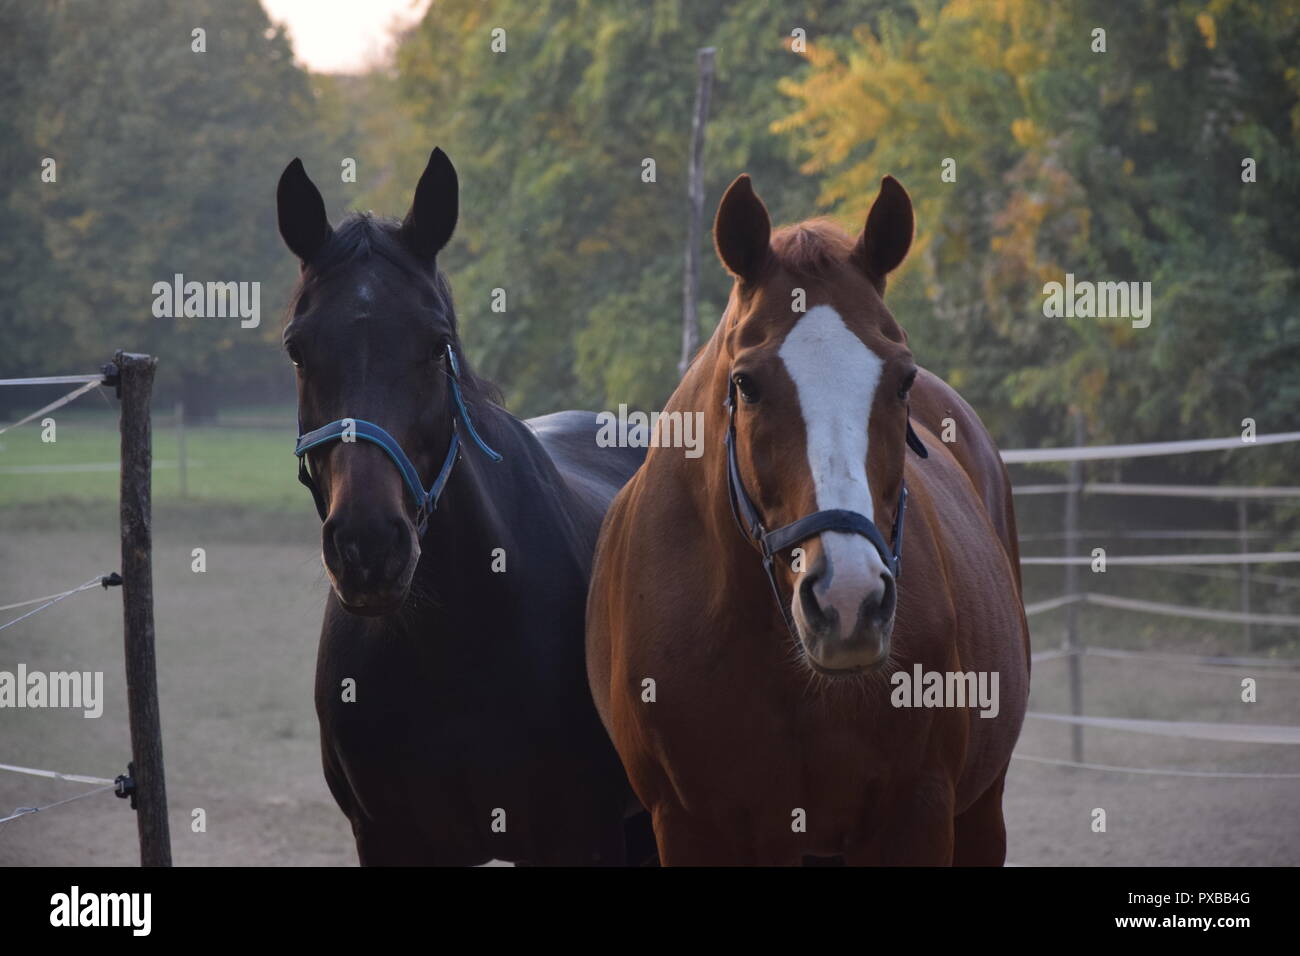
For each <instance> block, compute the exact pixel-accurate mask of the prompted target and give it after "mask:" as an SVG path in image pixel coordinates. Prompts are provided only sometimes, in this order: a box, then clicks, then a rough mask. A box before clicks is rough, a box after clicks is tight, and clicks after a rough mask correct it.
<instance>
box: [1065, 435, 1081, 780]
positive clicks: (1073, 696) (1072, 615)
mask: <svg viewBox="0 0 1300 956" xmlns="http://www.w3.org/2000/svg"><path fill="white" fill-rule="evenodd" d="M1083 441H1084V431H1083V413H1082V412H1079V411H1076V412H1075V413H1074V445H1075V447H1076V448H1081V447H1083ZM1069 484H1070V490H1069V491H1068V492H1066V495H1065V556H1066V557H1067V558H1075V557H1077V556H1078V554H1077V552H1078V550H1079V503H1080V499H1081V498H1082V497H1083V462H1081V461H1079V460H1078V459H1075V460H1074V461H1071V462H1070V482H1069ZM1065 593H1066V596H1067V597H1077V596H1078V595H1079V593H1080V592H1079V568H1078V566H1077V565H1075V564H1071V563H1068V562H1067V563H1066V565H1065ZM1065 647H1066V650H1067V651H1068V653H1069V664H1068V667H1069V674H1070V713H1072V714H1074V716H1076V717H1081V716H1083V641H1082V639H1081V638H1080V636H1079V602H1078V601H1071V602H1070V603H1069V604H1067V605H1066V606H1065ZM1070 759H1071V760H1073V761H1074V762H1075V763H1083V727H1082V726H1081V725H1079V724H1073V725H1071V727H1070Z"/></svg>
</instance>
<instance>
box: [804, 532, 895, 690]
mask: <svg viewBox="0 0 1300 956" xmlns="http://www.w3.org/2000/svg"><path fill="white" fill-rule="evenodd" d="M832 573H833V572H832V569H831V568H830V567H829V565H828V562H827V560H826V558H825V556H824V555H823V556H822V557H821V558H819V559H818V561H817V563H816V564H815V565H814V566H813V567H812V568H810V569H809V570H808V572H807V573H806V574H804V575H803V577H802V579H801V580H800V582H799V586H798V589H797V590H796V592H795V593H796V607H795V614H794V619H795V625H796V628H797V631H798V635H799V640H800V643H802V644H803V648H804V651H805V653H806V654H807V656H808V662H809V663H810V664H811V665H812V667H813V669H814V670H817V671H818V672H820V673H823V674H828V675H845V674H856V673H863V672H865V671H870V670H873V669H875V668H877V667H879V666H881V665H882V664H883V663H884V662H885V661H886V660H887V659H888V658H889V642H890V637H891V635H892V633H893V627H894V608H895V604H896V599H897V587H896V585H895V583H894V576H893V575H892V574H890V573H889V572H888V571H885V572H883V573H881V574H880V575H879V578H878V580H876V581H875V582H872V583H873V584H874V585H875V586H874V587H867V588H865V589H864V591H863V594H862V597H861V600H860V602H859V603H858V605H857V607H856V613H853V612H852V611H850V612H848V613H845V608H844V605H843V602H840V605H839V607H837V606H836V605H835V604H834V603H832V602H831V601H829V600H828V599H827V597H828V595H827V583H828V581H829V579H830V576H831V574H832Z"/></svg>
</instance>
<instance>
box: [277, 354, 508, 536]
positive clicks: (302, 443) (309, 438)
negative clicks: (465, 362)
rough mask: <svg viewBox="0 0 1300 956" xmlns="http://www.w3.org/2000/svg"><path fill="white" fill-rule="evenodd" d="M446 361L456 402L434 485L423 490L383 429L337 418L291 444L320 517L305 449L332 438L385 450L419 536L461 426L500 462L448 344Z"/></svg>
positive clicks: (456, 451) (453, 456) (447, 472)
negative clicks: (472, 410)
mask: <svg viewBox="0 0 1300 956" xmlns="http://www.w3.org/2000/svg"><path fill="white" fill-rule="evenodd" d="M447 364H448V366H449V367H450V368H451V394H452V398H453V400H454V402H455V407H454V408H453V409H452V412H451V442H450V443H449V444H448V445H447V457H446V458H444V459H443V462H442V468H441V469H439V471H438V477H437V478H435V479H434V480H433V485H432V486H430V488H429V490H428V491H426V490H425V489H424V485H423V484H422V483H421V482H420V473H419V471H417V470H416V467H415V465H414V463H412V461H411V459H410V458H409V457H408V456H407V454H406V452H404V451H403V450H402V446H401V445H400V444H399V443H398V441H397V439H396V438H394V437H393V436H392V435H390V434H388V432H386V431H385V430H384V429H383V428H381V427H380V426H378V425H376V424H375V423H374V422H367V421H362V420H361V419H359V418H340V419H339V420H338V421H334V422H330V423H329V424H328V425H323V426H321V427H320V428H317V429H316V430H315V431H310V432H307V433H306V434H305V435H299V436H298V444H297V445H296V446H295V447H294V450H293V453H294V454H295V455H297V456H298V480H299V481H300V482H302V483H303V484H304V485H306V486H307V487H308V488H309V489H310V490H311V493H312V497H313V498H315V499H316V511H317V512H319V513H320V517H321V520H322V521H324V520H325V515H326V514H327V513H328V511H329V508H328V506H327V504H326V501H325V496H324V495H323V494H321V490H320V488H319V487H318V486H317V485H316V481H315V479H314V478H312V475H311V472H310V471H309V470H308V468H307V457H306V456H307V452H309V451H311V450H312V449H313V448H315V447H317V446H318V445H326V444H328V443H330V442H332V441H347V442H352V441H356V440H357V439H358V438H361V439H364V440H366V441H368V442H373V443H374V444H376V445H378V446H379V447H380V448H382V449H383V450H384V452H385V453H386V454H387V455H388V457H389V458H391V459H392V460H393V464H394V465H396V466H397V470H398V471H399V472H401V475H402V481H404V482H405V483H406V487H407V488H409V489H410V491H411V494H412V495H413V496H414V498H415V508H416V510H415V520H416V528H417V530H418V531H419V533H420V535H421V536H423V535H424V530H425V528H426V527H428V524H429V515H431V514H432V513H433V511H434V509H436V508H437V507H438V499H439V498H440V497H441V496H442V490H443V489H444V488H445V487H447V481H448V479H450V478H451V470H452V468H454V467H455V466H456V462H457V460H458V459H459V458H460V446H461V440H460V429H461V428H464V429H465V432H466V433H467V434H468V435H469V437H470V440H472V441H473V442H474V444H475V445H477V446H478V447H479V449H480V450H481V451H482V452H483V454H485V455H487V456H488V458H490V459H491V460H492V461H501V456H500V455H499V454H497V452H495V451H493V450H492V449H491V448H489V447H488V444H487V443H486V442H485V441H483V439H482V437H481V436H480V435H479V433H478V430H477V429H476V428H475V427H474V422H473V420H471V419H470V417H469V409H468V408H466V407H465V398H464V396H463V395H461V392H460V363H459V362H458V361H457V360H456V351H455V350H454V349H453V348H452V347H451V346H450V345H448V346H447ZM298 428H299V430H301V429H302V422H301V420H299V423H298Z"/></svg>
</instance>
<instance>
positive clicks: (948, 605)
mask: <svg viewBox="0 0 1300 956" xmlns="http://www.w3.org/2000/svg"><path fill="white" fill-rule="evenodd" d="M912 234H913V213H912V206H911V200H910V199H909V198H908V196H907V193H906V192H905V191H904V190H903V188H902V186H900V185H899V184H898V183H897V182H896V181H895V180H893V179H892V178H888V177H887V178H886V179H885V180H884V181H883V183H882V185H881V190H880V194H879V196H878V197H877V199H876V201H875V203H874V204H873V206H872V208H871V211H870V213H869V215H868V217H867V222H866V225H865V227H864V229H863V231H862V233H861V234H860V235H859V236H858V237H857V238H856V239H853V238H851V237H850V236H848V235H847V234H845V233H843V232H842V231H841V230H839V229H838V228H837V227H835V226H833V225H830V224H829V223H825V222H818V221H811V222H807V223H803V224H800V225H797V226H793V227H788V228H786V229H783V230H780V231H778V232H776V233H775V234H773V233H772V229H771V223H770V220H769V217H768V213H767V210H766V208H765V207H764V205H763V203H762V202H761V200H759V198H758V197H757V195H755V193H754V191H753V188H752V186H751V184H750V181H749V178H748V177H747V176H742V177H740V178H739V179H737V180H736V182H735V183H733V184H732V186H731V188H730V189H729V190H728V191H727V193H726V195H725V197H724V198H723V200H722V203H721V205H720V207H719V209H718V215H717V219H716V222H715V224H714V241H715V244H716V247H717V251H718V254H719V257H720V258H721V260H722V262H723V264H724V265H725V266H726V267H727V269H728V270H729V271H730V273H731V274H732V276H733V277H734V278H735V285H734V288H733V291H732V294H731V298H730V300H729V303H728V306H727V310H726V312H725V314H724V315H723V317H722V320H721V322H720V323H719V325H718V327H717V329H716V330H715V332H714V334H713V337H712V338H711V340H710V341H709V342H708V344H707V345H706V346H705V347H704V348H703V349H702V350H701V352H700V353H699V354H698V355H697V356H696V358H695V360H694V362H693V363H692V365H691V367H690V369H689V370H688V371H687V373H686V375H685V377H684V378H683V380H682V382H681V384H680V385H679V386H678V388H677V390H676V392H675V393H674V394H673V396H672V398H671V399H670V400H669V401H668V403H667V407H666V409H665V410H666V412H668V413H672V412H682V413H690V412H700V413H702V414H703V415H704V448H705V451H704V454H703V455H702V456H701V457H698V458H687V457H685V456H684V455H683V454H682V453H681V450H680V449H673V448H666V447H658V448H652V449H651V451H650V453H649V456H648V457H647V459H646V462H645V464H644V465H643V466H642V467H641V469H640V470H639V471H638V472H637V474H636V475H635V476H633V478H632V479H631V481H630V482H629V483H628V484H627V485H626V487H624V489H623V490H622V491H621V492H619V494H618V495H617V497H616V498H615V500H614V503H613V505H611V507H610V510H609V513H608V514H607V516H606V518H605V523H604V527H603V529H602V532H601V538H600V542H599V544H598V545H597V552H596V562H595V567H594V570H593V573H592V583H591V591H590V595H589V598H588V608H587V667H588V675H589V678H590V680H591V686H592V692H593V696H594V697H595V700H596V706H597V709H598V710H599V711H600V715H601V718H602V720H603V721H604V723H605V726H606V727H607V728H608V729H609V732H610V735H611V737H612V739H613V740H614V744H615V746H616V747H617V748H618V751H619V754H620V756H621V757H622V758H623V762H624V765H625V766H626V768H627V771H628V775H629V778H630V780H631V782H632V785H633V788H634V789H635V790H636V793H637V795H638V797H639V798H640V800H641V802H642V803H643V804H644V805H645V806H646V808H647V809H649V810H650V811H651V813H652V815H653V821H654V829H655V835H656V837H657V839H658V844H659V852H660V859H661V861H662V862H663V863H665V864H714V863H743V864H798V863H800V862H801V861H808V860H809V859H810V858H827V857H832V858H838V859H841V860H842V861H843V862H846V863H849V864H952V863H956V864H985V865H1000V864H1001V863H1003V862H1004V859H1005V852H1006V830H1005V825H1004V821H1003V816H1002V789H1003V782H1004V779H1005V776H1006V771H1007V766H1008V763H1009V761H1010V758H1011V752H1012V749H1013V747H1014V745H1015V742H1016V739H1017V737H1018V736H1019V732H1020V725H1021V722H1022V719H1023V716H1024V711H1025V706H1026V701H1027V697H1028V689H1029V661H1028V629H1027V627H1026V624H1025V617H1024V609H1023V606H1022V603H1021V597H1020V583H1019V581H1020V579H1019V569H1018V567H1017V564H1016V562H1017V560H1018V552H1017V544H1016V539H1015V517H1014V514H1013V512H1012V509H1011V499H1010V483H1009V481H1008V480H1007V476H1006V471H1005V469H1004V467H1003V465H1002V462H1001V460H1000V458H999V456H998V453H997V448H996V447H995V446H994V444H993V442H992V440H991V439H990V438H989V437H988V434H987V432H986V431H985V430H984V428H983V425H982V424H981V423H980V422H979V419H978V417H977V416H976V415H975V413H974V412H973V411H972V410H971V409H970V407H969V406H968V405H966V403H965V402H963V401H962V400H961V398H960V397H959V396H958V395H956V393H955V392H953V391H952V389H950V388H949V387H948V386H947V385H945V384H944V383H943V382H942V381H941V380H939V379H938V378H937V377H935V376H933V375H930V374H929V373H927V372H924V371H923V370H921V369H919V368H918V366H917V365H916V363H915V361H914V359H913V357H912V353H911V351H910V350H909V348H908V346H907V337H906V335H905V333H904V332H903V330H902V328H901V327H900V326H899V325H898V323H897V322H896V321H895V319H894V317H893V316H892V315H891V314H890V312H889V310H888V309H887V308H886V307H885V304H884V299H883V295H884V290H885V282H886V277H887V276H888V275H889V273H890V272H892V271H893V270H894V269H895V268H897V266H898V265H899V264H900V263H901V262H902V261H903V259H904V257H905V256H906V254H907V251H908V249H909V247H910V245H911V241H912ZM909 406H911V407H912V408H914V409H915V410H916V412H917V415H916V418H915V420H912V419H911V418H909ZM946 418H951V419H953V422H952V425H953V426H954V429H955V435H954V436H953V437H954V441H953V442H952V443H951V444H948V443H945V442H944V441H941V440H939V437H938V435H939V433H940V430H941V427H942V426H943V425H944V424H945V423H944V419H946ZM904 515H906V520H904Z"/></svg>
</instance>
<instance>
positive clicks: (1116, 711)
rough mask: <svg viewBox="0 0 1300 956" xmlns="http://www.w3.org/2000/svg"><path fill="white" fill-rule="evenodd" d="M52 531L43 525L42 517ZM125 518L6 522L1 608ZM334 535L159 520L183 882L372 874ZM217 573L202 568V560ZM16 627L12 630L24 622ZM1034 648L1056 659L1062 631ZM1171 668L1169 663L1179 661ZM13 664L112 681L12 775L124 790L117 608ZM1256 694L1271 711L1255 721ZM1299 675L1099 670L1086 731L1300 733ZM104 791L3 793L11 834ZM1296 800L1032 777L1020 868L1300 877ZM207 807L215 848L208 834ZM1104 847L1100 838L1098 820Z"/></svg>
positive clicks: (43, 786) (1030, 750)
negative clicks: (1095, 721)
mask: <svg viewBox="0 0 1300 956" xmlns="http://www.w3.org/2000/svg"><path fill="white" fill-rule="evenodd" d="M34 515H39V517H34ZM114 519H115V515H114V513H113V510H112V509H96V510H95V511H93V512H92V511H90V510H88V509H73V510H72V511H70V512H67V513H61V512H60V511H59V509H49V508H42V509H39V511H35V510H33V509H26V510H24V509H12V510H7V511H5V512H0V566H3V567H4V569H5V571H4V574H3V582H4V583H3V593H0V600H2V601H5V602H7V601H11V600H19V599H22V598H25V597H29V596H32V595H38V594H43V593H48V592H51V591H54V590H58V589H60V588H61V587H67V586H71V585H72V584H75V583H80V582H81V581H84V580H86V579H88V578H90V577H91V576H92V575H94V574H96V573H101V572H107V571H110V570H114V569H116V568H117V566H118V553H117V548H118V544H117V537H116V524H115V520H114ZM318 533H319V531H318V526H317V523H316V519H315V516H314V515H313V514H312V513H311V511H310V509H309V508H307V507H306V506H305V505H304V507H303V508H302V509H300V513H297V514H294V515H293V516H292V517H284V516H278V517H277V516H268V515H266V514H265V513H262V512H255V511H250V512H247V513H245V512H239V511H219V512H218V511H210V510H200V509H195V508H190V509H184V508H179V507H177V506H169V507H167V508H164V509H160V510H159V512H158V514H157V516H156V520H155V559H154V585H155V596H156V607H157V610H156V613H157V633H158V668H159V687H160V692H161V708H162V726H163V732H164V737H165V740H164V753H165V759H166V767H167V775H168V781H167V785H168V796H169V799H170V811H171V814H170V815H171V831H172V845H173V855H174V859H175V862H176V863H177V864H178V865H182V866H211V865H220V866H246V865H253V866H276V865H312V866H315V865H331V866H333V865H338V866H349V865H355V863H356V857H355V854H354V851H353V846H352V839H351V833H350V831H349V828H348V827H347V825H346V823H345V821H344V818H343V816H342V814H340V813H339V811H338V810H337V808H336V807H335V805H334V802H333V800H332V798H331V797H330V795H329V793H328V791H327V790H326V788H325V783H324V780H323V778H322V777H321V771H320V763H319V752H318V741H317V729H316V717H315V712H314V708H313V703H312V686H313V670H314V667H315V654H316V636H317V629H318V625H319V621H320V613H321V605H322V598H323V596H324V594H325V590H326V586H327V585H326V583H325V580H324V577H323V574H322V572H321V569H320V563H319V559H318V552H317V545H316V542H317V536H318ZM195 547H203V548H205V549H206V552H207V571H206V573H203V574H196V573H194V572H193V571H192V570H191V560H192V558H191V551H192V549H193V548H195ZM8 616H9V615H7V616H6V619H8ZM1036 640H1037V641H1038V645H1037V646H1038V648H1039V649H1044V648H1047V647H1050V646H1054V645H1055V643H1056V642H1057V641H1058V640H1059V634H1058V632H1057V631H1056V630H1052V631H1049V632H1047V633H1045V634H1044V635H1043V637H1042V638H1041V639H1039V638H1036ZM1170 649H1173V648H1170ZM0 661H3V662H4V663H3V664H0V666H3V667H5V668H12V667H13V666H14V665H15V664H16V663H17V662H18V661H22V662H24V663H26V664H27V666H28V668H29V669H35V670H70V669H77V670H102V671H103V672H104V675H105V677H104V680H105V698H106V705H105V709H104V715H103V716H102V717H101V718H99V719H94V720H91V719H86V718H84V717H83V716H82V715H81V712H79V711H76V712H73V711H53V710H43V711H31V710H12V711H6V712H5V713H4V715H3V718H0V762H3V763H10V764H17V765H21V766H29V767H41V768H49V769H54V770H59V771H63V772H70V773H81V774H87V775H93V776H101V777H114V776H116V775H117V774H118V773H121V772H123V771H124V770H125V765H126V761H127V759H128V756H129V744H128V736H127V722H126V704H125V701H126V689H125V681H124V678H123V674H122V648H121V600H120V596H119V594H118V592H116V591H114V592H110V593H108V594H105V593H102V592H98V591H92V592H87V593H86V594H81V595H77V596H75V597H73V598H71V599H69V600H67V601H64V602H62V603H61V604H60V605H58V606H56V607H54V608H51V609H50V610H49V611H47V612H44V613H42V614H40V615H38V616H36V617H34V618H33V619H31V620H30V621H26V622H24V623H23V624H21V625H19V626H17V627H13V628H10V629H9V630H6V631H4V632H0ZM1243 676H1256V677H1258V679H1259V702H1258V703H1257V704H1253V705H1242V704H1240V703H1239V696H1240V690H1239V688H1240V680H1241V678H1242V677H1243ZM1297 691H1300V674H1297V673H1296V672H1289V673H1274V672H1266V673H1260V674H1249V675H1248V674H1247V672H1243V671H1238V670H1231V671H1228V670H1217V669H1213V668H1206V667H1190V666H1186V665H1162V664H1153V663H1147V662H1131V661H1117V660H1109V659H1090V660H1088V661H1086V670H1085V692H1086V695H1087V696H1086V700H1087V712H1088V713H1092V714H1103V715H1107V716H1125V717H1150V718H1155V719H1172V720H1223V721H1229V722H1238V723H1247V722H1249V723H1261V724H1287V725H1293V726H1294V725H1297V724H1300V693H1297ZM1066 694H1067V689H1066V664H1065V662H1064V661H1059V660H1058V661H1046V662H1042V663H1040V664H1039V665H1037V666H1036V667H1035V669H1034V675H1033V695H1032V698H1031V702H1030V706H1031V709H1032V710H1038V711H1057V712H1059V711H1063V710H1067V709H1068V706H1067V696H1066ZM1296 749H1297V748H1294V747H1287V746H1263V745H1254V744H1250V745H1247V744H1228V743H1205V742H1198V741H1191V740H1183V739H1171V738H1159V737H1147V736H1144V735H1137V734H1131V733H1122V732H1117V731H1092V730H1089V731H1088V733H1087V737H1086V750H1085V759H1086V760H1087V761H1089V762H1094V763H1100V764H1112V765H1123V766H1133V767H1152V768H1177V769H1184V770H1214V771H1229V772H1270V773H1280V772H1290V773H1300V754H1297V753H1296V752H1295V751H1296ZM1019 752H1020V753H1022V754H1027V755H1031V756H1040V757H1048V758H1053V759H1063V758H1068V756H1069V728H1068V727H1065V726H1062V725H1056V724H1050V723H1045V722H1042V721H1032V720H1031V721H1028V722H1027V724H1026V727H1025V731H1024V734H1023V736H1022V738H1021V742H1020V746H1019ZM89 789H91V788H90V787H89V786H87V785H85V784H77V783H67V782H62V781H51V780H43V779H38V778H33V777H28V776H20V775H17V774H12V773H0V816H2V815H7V814H8V813H10V812H12V810H13V809H14V808H17V807H20V806H34V805H42V804H46V803H50V802H53V801H56V800H60V799H63V798H65V797H69V796H73V795H75V794H77V793H81V792H84V791H85V790H89ZM1298 798H1300V780H1244V779H1234V778H1224V779H1204V778H1195V777H1161V776H1140V775H1133V774H1120V773H1105V772H1097V771H1084V770H1072V769H1067V768H1062V767H1056V766H1047V765H1041V764H1035V763H1029V762H1024V761H1016V762H1014V763H1013V765H1012V771H1011V774H1010V777H1009V780H1008V785H1007V792H1006V801H1005V807H1006V818H1007V829H1008V834H1009V849H1008V861H1009V862H1011V863H1014V864H1018V865H1022V866H1062V865H1089V866H1110V865H1135V866H1144V865H1170V866H1184V865H1210V866H1250V865H1295V864H1297V863H1300V811H1297V809H1296V807H1297V803H1298V802H1300V800H1298ZM195 808H202V809H203V810H204V811H205V812H206V818H207V830H206V832H204V833H194V832H192V830H191V826H190V821H191V814H192V812H193V810H194V809H195ZM1095 808H1102V809H1104V810H1105V811H1106V817H1107V830H1106V832H1105V833H1094V832H1092V829H1091V823H1092V819H1093V810H1094V809H1095ZM137 861H138V857H137V844H136V830H135V821H134V818H133V816H132V814H131V812H130V810H129V809H128V808H127V806H126V804H125V802H124V801H120V800H117V799H116V798H114V797H113V796H112V795H111V794H101V795H98V796H95V797H91V798H88V799H86V800H82V801H78V802H76V803H72V804H69V805H67V806H64V807H59V808H55V809H52V810H49V811H47V812H44V813H39V814H32V815H28V816H25V817H23V818H21V819H19V820H16V821H14V822H12V823H9V824H5V825H0V865H7V866H13V865H37V864H43V865H70V864H76V865H133V864H135V863H136V862H137Z"/></svg>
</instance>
